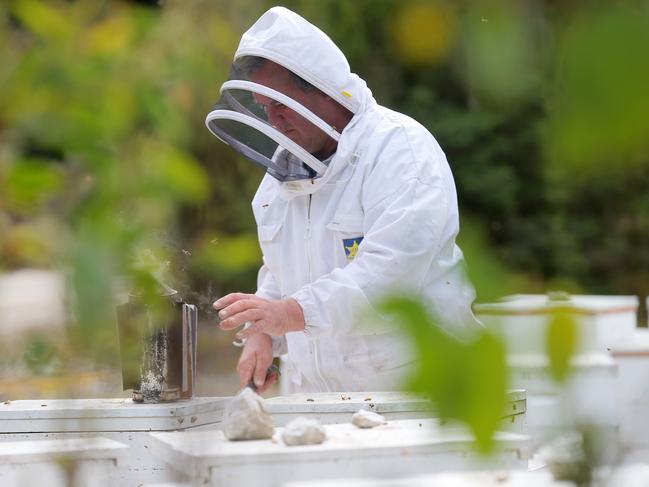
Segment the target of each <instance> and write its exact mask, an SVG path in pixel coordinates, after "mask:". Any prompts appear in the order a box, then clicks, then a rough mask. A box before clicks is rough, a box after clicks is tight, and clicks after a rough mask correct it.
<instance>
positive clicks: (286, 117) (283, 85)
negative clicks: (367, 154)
mask: <svg viewBox="0 0 649 487" xmlns="http://www.w3.org/2000/svg"><path fill="white" fill-rule="evenodd" d="M250 80H251V81H253V82H254V83H259V84H260V85H264V86H268V87H269V88H273V89H274V90H276V91H279V92H280V93H283V94H285V95H286V96H288V97H290V98H292V99H293V100H295V101H297V102H298V103H300V104H301V105H303V106H305V107H306V108H308V109H309V110H311V111H312V112H313V113H315V114H316V115H318V116H319V117H320V118H323V119H325V121H326V118H325V117H326V114H327V113H328V111H329V110H330V109H331V104H332V103H336V102H334V101H333V100H332V99H331V98H329V97H328V96H326V95H324V94H323V93H320V92H318V91H308V92H305V91H304V90H303V89H302V88H301V87H299V86H298V85H297V84H296V83H295V81H294V79H293V78H292V77H291V74H290V73H289V71H288V70H286V69H285V68H283V67H282V66H280V65H278V64H275V63H273V62H271V61H268V62H266V63H264V64H263V65H262V67H261V68H259V69H257V70H255V71H254V72H253V74H252V75H251V76H250ZM253 96H254V98H255V101H256V102H257V103H259V104H260V105H262V106H263V108H264V110H265V112H266V115H267V116H268V122H269V123H270V124H271V125H272V126H273V127H275V128H276V129H277V130H279V131H280V132H281V133H282V134H284V135H286V136H287V137H288V138H289V139H291V140H292V141H293V142H295V143H296V144H298V145H300V146H301V147H303V148H304V149H306V150H307V151H308V152H309V153H311V154H318V153H321V152H326V151H327V149H328V148H329V147H330V146H331V145H332V143H333V145H334V147H335V141H334V140H333V139H331V138H330V137H329V136H328V135H327V134H325V133H324V132H323V131H322V130H321V129H319V128H318V127H316V126H315V125H313V124H312V123H311V122H309V121H308V120H306V119H305V118H304V117H302V116H301V115H298V114H297V113H295V112H294V111H293V110H292V109H290V108H288V107H286V106H285V105H282V104H281V103H279V102H277V101H275V100H273V99H271V98H268V97H265V96H262V95H259V94H256V93H255V94H254V95H253Z"/></svg>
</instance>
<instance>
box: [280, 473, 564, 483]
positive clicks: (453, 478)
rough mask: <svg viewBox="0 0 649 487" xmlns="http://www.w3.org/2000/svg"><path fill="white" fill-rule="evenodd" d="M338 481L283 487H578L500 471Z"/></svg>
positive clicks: (535, 475) (546, 477) (544, 476)
mask: <svg viewBox="0 0 649 487" xmlns="http://www.w3.org/2000/svg"><path fill="white" fill-rule="evenodd" d="M371 477H372V476H371V475H368V478H366V479H336V480H323V481H320V480H316V481H310V482H309V481H307V482H286V483H285V484H282V487H575V484H573V483H572V482H565V481H564V482H557V481H555V480H554V479H553V478H552V474H550V472H549V471H547V470H544V471H538V472H527V471H524V470H510V471H505V470H498V471H491V472H448V473H439V474H431V475H418V476H410V477H403V478H398V479H380V478H376V477H374V478H371Z"/></svg>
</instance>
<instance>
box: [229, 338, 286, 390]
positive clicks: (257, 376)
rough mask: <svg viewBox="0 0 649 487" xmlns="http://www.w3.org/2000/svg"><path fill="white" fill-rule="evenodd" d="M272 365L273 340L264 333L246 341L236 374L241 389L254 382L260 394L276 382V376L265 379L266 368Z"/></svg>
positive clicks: (272, 375)
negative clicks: (251, 381)
mask: <svg viewBox="0 0 649 487" xmlns="http://www.w3.org/2000/svg"><path fill="white" fill-rule="evenodd" d="M272 363H273V340H272V338H271V337H270V335H267V334H266V333H256V334H254V335H252V336H250V337H249V338H248V339H246V343H245V345H244V346H243V350H242V351H241V357H239V363H238V365H237V372H238V374H239V383H240V384H241V387H245V386H246V385H248V383H249V382H250V380H251V379H252V380H253V381H254V384H255V386H256V387H257V392H258V393H262V392H264V391H265V390H266V389H268V388H269V387H270V386H271V385H273V384H274V383H275V382H277V379H278V377H277V374H276V373H272V374H270V375H269V376H268V377H266V372H267V370H268V367H270V365H271V364H272Z"/></svg>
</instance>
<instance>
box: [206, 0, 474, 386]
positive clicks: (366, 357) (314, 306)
mask: <svg viewBox="0 0 649 487" xmlns="http://www.w3.org/2000/svg"><path fill="white" fill-rule="evenodd" d="M251 56H254V57H260V58H264V59H267V60H270V61H272V62H274V63H277V64H279V65H281V66H283V67H284V68H287V69H288V70H290V71H291V72H292V73H295V74H296V75H298V76H299V77H300V78H302V79H303V80H305V81H307V82H308V83H310V84H311V85H313V86H315V87H316V88H318V89H319V90H320V91H321V92H323V93H325V94H326V95H328V96H329V97H331V99H333V100H335V101H336V102H337V103H339V104H340V105H342V106H343V107H345V108H346V109H347V110H349V111H350V112H351V113H352V114H353V118H351V121H350V122H349V123H348V124H347V125H346V126H345V127H344V130H342V131H340V130H339V129H338V128H336V127H331V126H329V125H328V124H327V123H326V122H324V121H323V120H322V118H321V117H319V114H317V113H313V112H311V111H310V110H309V109H307V108H305V107H304V106H302V105H301V104H300V103H298V102H296V101H295V100H292V99H290V98H288V97H287V96H285V95H284V94H282V93H281V92H279V91H277V90H273V89H272V88H268V87H267V86H264V85H263V84H259V83H255V82H252V81H250V80H249V79H246V77H245V74H242V72H241V70H238V69H237V63H238V62H239V61H241V60H245V59H249V58H250V57H251ZM221 94H222V99H221V101H220V102H219V104H218V105H217V106H216V107H215V109H214V110H213V111H212V112H211V113H210V114H209V115H208V117H207V120H206V124H207V126H208V128H209V129H210V130H211V131H212V132H213V133H214V134H215V135H216V136H217V137H219V138H221V139H222V140H224V141H225V142H226V143H228V144H230V145H232V146H233V147H234V148H235V149H237V150H238V151H239V152H241V153H242V154H243V155H245V156H246V157H248V158H249V159H251V160H253V161H254V162H256V163H258V164H260V165H261V166H262V167H264V168H265V169H266V170H267V172H268V174H266V176H265V177H264V179H263V181H262V182H261V185H260V186H259V189H258V191H257V194H256V195H255V197H254V199H253V202H252V207H253V212H254V216H255V220H256V222H257V227H258V236H259V242H260V246H261V249H262V252H263V258H264V265H263V266H262V268H261V270H260V272H259V282H258V289H257V292H256V294H257V295H259V296H262V297H265V298H270V299H281V298H287V297H292V298H294V299H295V300H296V301H297V302H298V303H299V304H300V306H301V308H302V311H303V313H304V318H305V329H304V331H302V332H290V333H287V334H286V335H284V336H283V337H281V338H276V339H274V347H275V349H276V352H277V353H280V352H287V356H286V357H285V370H284V371H283V377H284V380H285V381H287V384H288V385H289V386H290V387H289V390H292V391H304V392H307V391H357V390H366V391H368V390H386V389H394V388H396V387H398V385H399V381H400V380H401V379H402V377H403V372H404V370H406V369H407V367H408V364H409V363H411V362H412V360H413V359H412V356H411V355H410V353H409V350H408V347H407V346H406V340H405V339H404V337H403V336H402V334H401V333H399V330H395V329H394V325H393V324H390V323H389V322H385V321H381V324H377V323H378V321H377V323H372V322H371V320H369V321H368V320H359V319H358V316H359V315H360V314H361V313H362V311H363V310H367V309H370V308H371V305H372V304H373V303H374V302H375V300H376V299H378V298H380V297H381V296H383V295H384V293H385V292H386V291H389V290H398V291H400V292H404V291H405V292H408V293H409V294H410V295H414V296H416V297H418V298H421V299H422V300H423V301H424V302H425V303H426V304H427V305H428V306H429V307H430V309H431V311H432V312H433V313H435V315H436V316H437V318H438V319H439V321H440V323H441V324H443V325H444V326H445V327H446V328H447V329H448V330H449V331H450V332H451V333H457V334H460V335H466V333H470V330H471V329H472V328H475V327H476V326H478V322H477V321H476V320H475V318H474V317H473V314H472V312H471V302H472V301H473V298H474V291H473V289H472V287H471V286H470V285H469V284H468V283H467V282H466V280H465V277H464V274H463V271H462V261H463V258H462V253H461V251H460V249H459V248H458V247H457V246H456V245H455V237H456V235H457V233H458V230H459V222H458V208H457V199H456V192H455V186H454V182H453V177H452V174H451V171H450V169H449V166H448V163H447V161H446V157H445V155H444V153H443V152H442V150H441V148H440V147H439V145H438V144H437V142H436V141H435V139H434V138H433V136H432V135H431V134H430V133H429V132H428V131H427V130H426V129H425V128H424V127H423V126H421V125H420V124H419V123H417V122H416V121H414V120H412V119H411V118H409V117H407V116H405V115H402V114H400V113H396V112H394V111H391V110H389V109H387V108H384V107H381V106H379V105H378V104H377V103H376V101H375V100H374V98H373V97H372V93H371V92H370V90H369V89H368V88H367V86H366V84H365V82H364V81H363V80H362V79H360V78H359V77H358V76H357V75H355V74H353V73H351V71H350V68H349V64H348V63H347V60H346V59H345V56H344V55H343V53H342V52H341V51H340V50H339V49H338V48H337V47H336V46H335V44H334V43H333V42H332V41H331V40H330V39H329V37H327V36H326V35H325V34H324V33H323V32H322V31H320V30H319V29H318V28H316V27H315V26H313V25H312V24H310V23H309V22H307V21H306V20H304V19H303V18H302V17H300V16H299V15H297V14H295V13H294V12H291V11H290V10H287V9H285V8H282V7H275V8H272V9H270V10H269V11H268V12H266V13H265V14H264V15H263V16H262V17H261V18H260V19H259V20H258V21H257V22H256V23H255V24H254V25H253V26H252V27H251V28H250V29H249V30H248V31H247V32H246V33H245V34H244V35H243V37H242V39H241V42H240V44H239V47H238V49H237V51H236V54H235V64H234V69H233V75H232V76H231V79H230V80H229V81H228V82H227V83H225V84H224V85H223V87H222V89H221ZM260 97H267V98H268V99H271V100H272V103H276V104H281V107H283V109H290V110H293V111H295V112H296V113H299V114H300V116H302V117H304V118H305V119H306V120H308V121H309V123H312V124H314V125H316V126H317V127H319V128H321V130H322V131H323V132H324V133H326V134H327V136H329V137H331V138H332V139H334V140H335V141H337V147H336V150H335V153H334V154H333V156H332V157H329V158H326V159H322V158H318V157H316V156H314V155H313V154H309V153H308V151H305V150H304V148H302V147H300V146H299V144H296V143H295V142H293V141H292V140H290V139H289V138H287V137H286V136H285V135H284V134H282V133H280V132H279V131H277V130H275V129H274V128H273V127H272V126H271V124H270V123H268V120H267V119H266V118H265V114H264V111H263V110H259V109H258V107H256V106H255V101H256V100H259V98H260ZM278 106H279V105H278Z"/></svg>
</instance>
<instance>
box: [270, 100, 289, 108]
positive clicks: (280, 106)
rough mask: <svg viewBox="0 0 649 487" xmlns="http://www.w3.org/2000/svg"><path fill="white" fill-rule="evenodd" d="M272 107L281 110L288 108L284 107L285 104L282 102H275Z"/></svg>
mask: <svg viewBox="0 0 649 487" xmlns="http://www.w3.org/2000/svg"><path fill="white" fill-rule="evenodd" d="M271 106H272V107H273V108H280V109H281V108H286V105H284V104H283V103H280V102H278V101H274V102H272V103H271Z"/></svg>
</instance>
